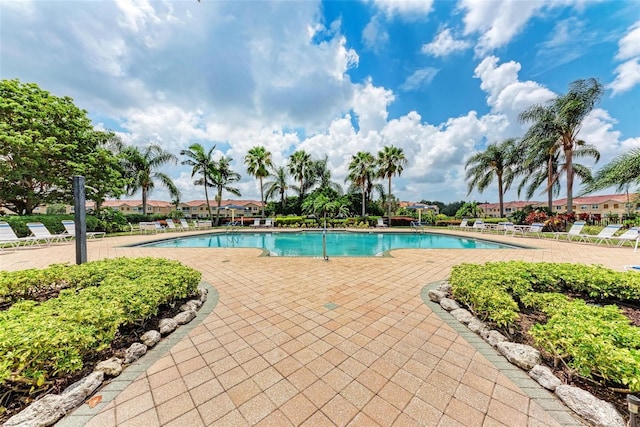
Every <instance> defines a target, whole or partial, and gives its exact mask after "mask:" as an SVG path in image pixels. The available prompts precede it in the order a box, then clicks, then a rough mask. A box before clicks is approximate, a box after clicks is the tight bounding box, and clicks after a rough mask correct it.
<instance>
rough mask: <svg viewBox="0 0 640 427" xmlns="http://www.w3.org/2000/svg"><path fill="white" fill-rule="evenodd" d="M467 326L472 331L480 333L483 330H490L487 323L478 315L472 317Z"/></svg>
mask: <svg viewBox="0 0 640 427" xmlns="http://www.w3.org/2000/svg"><path fill="white" fill-rule="evenodd" d="M467 327H468V328H469V330H471V332H475V333H476V334H480V333H482V331H485V330H488V329H487V325H485V323H484V322H483V321H482V320H480V319H478V318H477V317H474V318H473V319H471V321H470V322H469V324H468V325H467Z"/></svg>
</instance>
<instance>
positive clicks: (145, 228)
mask: <svg viewBox="0 0 640 427" xmlns="http://www.w3.org/2000/svg"><path fill="white" fill-rule="evenodd" d="M139 226H140V233H142V234H147V233H151V232H154V233H156V234H157V233H158V231H164V227H163V226H162V225H160V223H159V222H156V221H152V222H144V221H143V222H141V223H140V224H139Z"/></svg>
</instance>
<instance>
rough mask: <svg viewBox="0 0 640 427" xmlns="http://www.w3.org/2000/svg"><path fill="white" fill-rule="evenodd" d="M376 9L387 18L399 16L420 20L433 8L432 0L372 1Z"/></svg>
mask: <svg viewBox="0 0 640 427" xmlns="http://www.w3.org/2000/svg"><path fill="white" fill-rule="evenodd" d="M373 3H374V4H375V5H376V7H377V8H378V9H380V10H381V11H382V12H384V14H385V15H387V17H389V18H391V17H393V16H400V17H402V18H404V19H409V20H412V19H421V18H423V17H425V16H427V15H428V14H429V12H431V10H432V8H433V0H402V1H398V0H373Z"/></svg>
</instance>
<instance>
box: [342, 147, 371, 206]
mask: <svg viewBox="0 0 640 427" xmlns="http://www.w3.org/2000/svg"><path fill="white" fill-rule="evenodd" d="M375 165H376V159H375V158H374V157H373V155H372V154H371V153H369V152H366V151H359V152H357V153H356V154H355V155H353V156H352V157H351V162H350V163H349V174H348V175H347V180H348V181H351V182H352V183H353V184H354V185H355V186H357V187H359V188H360V190H361V191H362V216H363V217H364V216H365V209H366V206H367V188H368V186H369V185H370V184H371V182H372V180H373V176H374V175H375Z"/></svg>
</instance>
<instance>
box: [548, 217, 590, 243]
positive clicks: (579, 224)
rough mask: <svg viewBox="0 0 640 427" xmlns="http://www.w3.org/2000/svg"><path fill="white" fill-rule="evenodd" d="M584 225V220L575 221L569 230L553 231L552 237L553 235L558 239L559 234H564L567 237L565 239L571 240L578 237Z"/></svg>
mask: <svg viewBox="0 0 640 427" xmlns="http://www.w3.org/2000/svg"><path fill="white" fill-rule="evenodd" d="M585 225H586V222H585V221H576V222H574V223H573V225H572V226H571V228H570V229H569V231H567V232H560V231H556V232H555V233H553V237H555V239H556V240H559V239H560V236H565V237H566V238H567V241H571V240H573V239H580V232H581V231H582V229H583V228H584V226H585Z"/></svg>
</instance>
